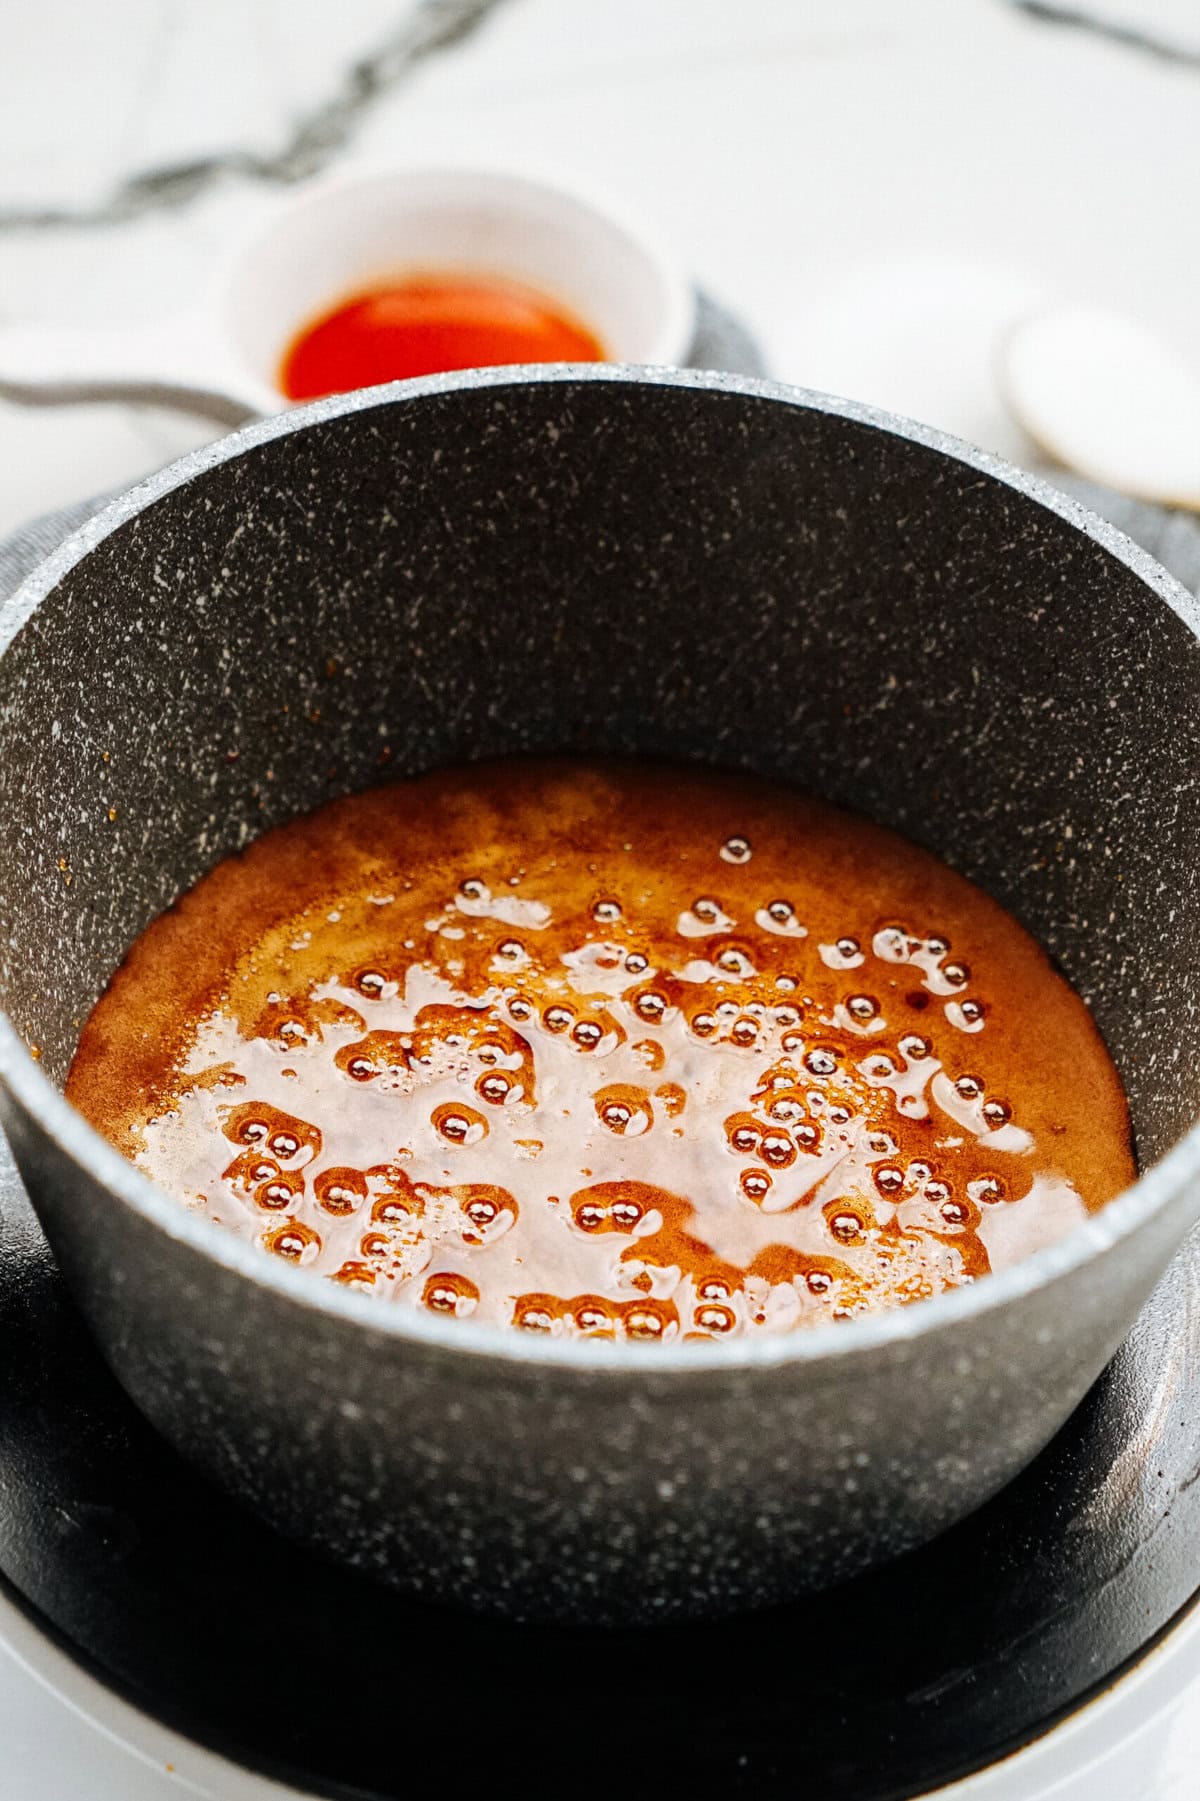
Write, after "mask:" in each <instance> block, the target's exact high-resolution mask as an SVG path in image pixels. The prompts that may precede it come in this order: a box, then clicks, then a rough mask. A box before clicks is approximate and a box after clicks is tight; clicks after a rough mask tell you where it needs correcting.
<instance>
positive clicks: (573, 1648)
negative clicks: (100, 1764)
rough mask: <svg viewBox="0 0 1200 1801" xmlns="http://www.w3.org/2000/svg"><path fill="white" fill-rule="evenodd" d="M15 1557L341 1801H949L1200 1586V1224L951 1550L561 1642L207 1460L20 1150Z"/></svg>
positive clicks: (28, 1596) (73, 1609) (220, 1718)
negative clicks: (771, 1599) (426, 1590)
mask: <svg viewBox="0 0 1200 1801" xmlns="http://www.w3.org/2000/svg"><path fill="white" fill-rule="evenodd" d="M0 1571H2V1572H3V1576H4V1578H6V1579H7V1582H8V1584H9V1585H10V1587H11V1590H12V1591H14V1592H15V1594H16V1596H17V1597H18V1598H19V1599H21V1600H22V1601H23V1603H24V1604H25V1605H26V1606H27V1607H29V1608H30V1609H31V1610H32V1611H33V1612H34V1613H35V1615H36V1617H37V1618H38V1619H39V1620H40V1621H41V1622H42V1624H43V1625H44V1626H45V1627H46V1629H47V1630H49V1631H50V1632H52V1633H53V1634H54V1635H55V1636H56V1637H57V1638H58V1639H59V1640H60V1642H62V1643H63V1644H65V1646H66V1647H67V1649H68V1650H70V1651H71V1652H72V1653H73V1654H74V1655H75V1656H77V1657H78V1658H79V1659H80V1660H81V1661H82V1662H84V1663H85V1664H86V1665H88V1667H89V1668H91V1669H92V1670H93V1672H94V1673H96V1674H98V1675H99V1676H100V1677H101V1678H102V1679H103V1680H104V1681H105V1682H107V1683H109V1684H110V1685H111V1686H112V1687H113V1688H115V1689H117V1690H118V1691H119V1692H120V1693H122V1694H123V1695H125V1696H126V1697H127V1698H128V1699H130V1700H132V1701H134V1702H135V1703H136V1704H137V1705H139V1706H141V1707H143V1708H145V1709H146V1710H147V1711H148V1712H150V1713H152V1714H154V1715H156V1716H157V1717H158V1718H160V1719H162V1720H164V1721H166V1722H168V1723H169V1724H171V1725H173V1726H175V1727H178V1728H179V1729H181V1730H182V1731H183V1732H184V1733H186V1734H188V1735H189V1736H191V1737H192V1738H195V1739H198V1740H200V1741H201V1742H203V1743H204V1744H206V1745H209V1746H212V1747H215V1748H217V1749H220V1750H223V1751H225V1752H226V1753H227V1754H229V1755H231V1756H233V1757H235V1758H239V1759H241V1760H242V1761H243V1762H245V1763H247V1764H250V1765H252V1766H254V1767H256V1768H259V1769H263V1770H266V1771H269V1772H271V1773H273V1774H275V1775H277V1776H279V1777H280V1778H282V1779H285V1780H288V1781H290V1782H291V1783H293V1784H294V1785H295V1786H296V1787H299V1788H301V1789H309V1790H311V1791H312V1792H314V1793H316V1794H319V1795H333V1796H351V1795H353V1796H369V1797H387V1798H389V1801H390V1798H391V1797H399V1796H405V1797H411V1798H413V1801H417V1798H423V1797H425V1796H433V1795H435V1794H436V1795H438V1796H444V1795H458V1794H461V1793H466V1792H469V1791H470V1790H471V1789H472V1788H473V1787H474V1786H475V1784H476V1783H479V1784H481V1785H482V1784H484V1783H486V1784H487V1786H488V1788H489V1789H493V1790H494V1791H495V1792H498V1793H504V1792H506V1790H507V1789H509V1788H511V1789H513V1790H514V1791H519V1792H521V1793H528V1794H530V1795H539V1794H542V1793H550V1792H555V1793H561V1794H565V1795H570V1796H571V1797H573V1801H581V1798H582V1797H586V1796H590V1795H592V1794H597V1795H598V1794H601V1793H605V1794H614V1795H619V1794H634V1795H636V1794H641V1793H643V1792H646V1790H647V1789H648V1788H649V1786H650V1784H651V1783H652V1782H654V1783H655V1784H657V1783H658V1782H659V1781H667V1780H669V1781H670V1782H671V1783H672V1784H673V1785H676V1786H677V1787H679V1788H681V1789H683V1790H685V1791H686V1789H688V1788H690V1789H691V1790H692V1792H693V1793H695V1794H696V1795H697V1796H701V1797H707V1796H709V1795H717V1794H729V1795H739V1794H745V1795H749V1794H753V1795H755V1796H756V1797H760V1798H762V1801H769V1798H773V1797H776V1796H779V1797H784V1796H786V1797H788V1801H796V1798H797V1797H799V1796H801V1795H802V1796H803V1797H804V1801H851V1797H852V1798H853V1801H885V1798H887V1801H893V1798H898V1797H906V1796H911V1795H915V1794H920V1793H923V1792H925V1791H926V1790H928V1789H930V1788H933V1787H936V1786H939V1785H940V1784H941V1783H944V1782H948V1781H950V1780H952V1779H954V1778H955V1777H957V1776H959V1775H962V1774H964V1773H965V1772H966V1771H967V1770H969V1769H972V1768H975V1767H978V1766H980V1765H982V1764H984V1763H986V1762H988V1761H990V1760H991V1759H992V1758H994V1757H996V1756H998V1755H1000V1754H1002V1753H1003V1752H1006V1751H1008V1750H1011V1749H1012V1748H1013V1747H1015V1746H1016V1745H1018V1744H1020V1743H1022V1742H1024V1741H1025V1740H1027V1739H1028V1738H1030V1737H1032V1736H1033V1735H1034V1734H1035V1733H1036V1732H1038V1731H1039V1730H1041V1729H1042V1728H1043V1727H1044V1726H1045V1725H1046V1724H1048V1723H1049V1722H1050V1721H1051V1720H1052V1719H1053V1718H1055V1717H1056V1716H1057V1715H1059V1714H1060V1713H1062V1712H1063V1711H1064V1710H1066V1709H1069V1708H1071V1707H1073V1706H1074V1705H1076V1704H1077V1703H1078V1702H1079V1700H1080V1699H1081V1697H1083V1696H1085V1695H1088V1694H1090V1693H1092V1692H1093V1691H1094V1690H1095V1689H1096V1687H1097V1686H1098V1685H1101V1684H1103V1683H1104V1682H1105V1681H1106V1680H1107V1679H1108V1678H1110V1677H1111V1676H1112V1675H1113V1673H1114V1672H1116V1671H1117V1670H1119V1669H1120V1668H1122V1667H1123V1666H1124V1665H1125V1664H1126V1663H1127V1662H1128V1661H1129V1660H1130V1659H1131V1658H1134V1657H1136V1656H1137V1654H1138V1653H1139V1651H1140V1650H1142V1649H1143V1648H1144V1647H1145V1646H1146V1645H1147V1644H1148V1643H1149V1642H1150V1641H1151V1640H1152V1639H1153V1638H1154V1636H1155V1635H1156V1634H1157V1633H1159V1632H1160V1630H1161V1629H1162V1628H1163V1627H1164V1625H1166V1624H1167V1623H1168V1622H1169V1621H1170V1620H1171V1618H1172V1616H1173V1615H1174V1614H1175V1613H1177V1612H1178V1611H1179V1610H1180V1609H1181V1608H1182V1607H1184V1606H1185V1605H1186V1604H1187V1603H1188V1602H1189V1601H1190V1599H1191V1597H1192V1595H1193V1592H1194V1591H1195V1590H1196V1588H1197V1587H1198V1586H1200V1235H1198V1236H1197V1237H1195V1238H1194V1239H1193V1240H1192V1242H1191V1244H1190V1245H1189V1246H1188V1247H1187V1248H1186V1249H1185V1251H1184V1252H1183V1254H1182V1255H1181V1256H1180V1257H1179V1258H1178V1259H1177V1261H1176V1263H1175V1265H1174V1266H1173V1268H1172V1269H1171V1271H1170V1272H1169V1274H1168V1276H1167V1277H1166V1279H1165V1280H1164V1282H1163V1284H1162V1285H1161V1287H1160V1289H1159V1291H1158V1293H1157V1294H1156V1296H1155V1298H1154V1300H1153V1302H1152V1303H1151V1305H1150V1307H1149V1308H1148V1309H1147V1311H1146V1312H1145V1314H1144V1315H1143V1317H1142V1319H1141V1321H1140V1322H1139V1324H1138V1326H1137V1328H1136V1329H1135V1331H1134V1334H1133V1336H1132V1338H1131V1339H1130V1341H1129V1343H1128V1344H1127V1346H1126V1347H1125V1349H1124V1350H1123V1351H1122V1352H1121V1354H1120V1356H1119V1357H1118V1358H1117V1360H1116V1362H1115V1363H1114V1364H1113V1366H1112V1368H1111V1369H1110V1370H1109V1371H1108V1373H1107V1374H1106V1375H1105V1376H1104V1377H1103V1379H1102V1380H1101V1382H1100V1383H1099V1385H1098V1387H1097V1388H1096V1389H1095V1390H1094V1391H1093V1393H1092V1394H1091V1395H1090V1396H1089V1398H1088V1399H1087V1401H1086V1402H1085V1403H1084V1405H1083V1406H1082V1408H1081V1409H1080V1410H1079V1412H1078V1413H1077V1414H1076V1415H1075V1417H1074V1418H1073V1419H1072V1420H1071V1422H1070V1423H1069V1425H1068V1426H1067V1428H1066V1429H1065V1431H1064V1432H1063V1433H1062V1434H1061V1435H1060V1436H1059V1438H1058V1439H1057V1440H1056V1441H1055V1443H1054V1444H1053V1445H1052V1446H1051V1447H1050V1449H1049V1450H1048V1451H1046V1452H1045V1453H1044V1454H1043V1456H1042V1457H1040V1458H1039V1459H1038V1461H1037V1462H1036V1463H1035V1464H1034V1465H1033V1466H1032V1467H1031V1468H1030V1469H1029V1470H1028V1471H1027V1472H1026V1473H1025V1474H1024V1475H1023V1476H1022V1477H1021V1478H1020V1479H1019V1480H1018V1481H1017V1482H1016V1483H1014V1484H1013V1485H1012V1486H1011V1487H1010V1488H1009V1489H1008V1490H1006V1491H1005V1493H1004V1494H1002V1495H1001V1496H999V1497H998V1498H997V1499H996V1500H995V1501H993V1502H992V1503H990V1504H989V1506H987V1507H986V1508H984V1509H983V1511H982V1512H980V1513H979V1514H977V1515H975V1517H974V1518H972V1519H970V1520H968V1521H966V1522H965V1523H964V1524H962V1525H961V1526H958V1527H956V1528H955V1529H954V1530H953V1531H951V1532H949V1533H947V1534H946V1535H945V1536H944V1537H943V1538H942V1539H940V1540H939V1541H938V1542H937V1543H936V1544H933V1545H931V1546H928V1547H927V1548H926V1549H925V1550H923V1551H919V1552H916V1553H914V1554H912V1555H910V1556H908V1557H905V1558H903V1559H901V1560H900V1561H898V1562H897V1563H895V1564H892V1565H891V1566H889V1567H887V1568H885V1569H883V1570H881V1571H879V1572H877V1573H875V1574H874V1575H870V1576H866V1577H861V1578H858V1579H857V1580H855V1581H853V1582H851V1583H848V1584H846V1585H845V1586H843V1587H842V1588H840V1589H837V1590H835V1591H832V1592H829V1593H827V1594H824V1595H818V1596H810V1597H807V1598H805V1599H802V1600H800V1601H797V1602H796V1603H795V1604H794V1605H793V1606H790V1607H787V1608H780V1609H777V1610H774V1611H772V1612H769V1613H760V1614H754V1615H748V1616H746V1617H743V1618H740V1619H737V1620H733V1621H726V1622H724V1623H718V1624H706V1625H693V1626H688V1627H678V1628H662V1629H658V1630H651V1631H643V1632H607V1631H577V1630H550V1629H540V1628H531V1627H517V1626H506V1625H502V1624H498V1623H496V1622H494V1621H486V1620H479V1619H474V1618H470V1617H468V1616H465V1615H462V1614H458V1613H452V1612H449V1611H444V1610H440V1609H437V1608H433V1607H430V1606H428V1605H424V1604H418V1603H417V1602H414V1601H410V1600H408V1599H405V1598H403V1597H401V1596H399V1595H395V1594H392V1593H389V1592H388V1591H386V1590H384V1589H382V1588H376V1587H374V1586H372V1585H370V1584H368V1583H367V1582H366V1581H364V1580H363V1579H361V1578H359V1577H356V1576H353V1575H351V1574H349V1573H346V1572H344V1571H341V1570H338V1569H335V1568H334V1567H332V1566H331V1565H326V1564H324V1563H321V1562H318V1561H316V1560H315V1559H314V1558H313V1557H312V1556H311V1554H309V1553H306V1552H303V1551H300V1550H297V1549H296V1548H295V1547H294V1546H293V1545H292V1544H290V1543H289V1542H288V1541H287V1540H286V1539H284V1538H283V1537H281V1536H279V1535H277V1534H276V1533H275V1532H274V1531H273V1530H272V1529H271V1528H270V1527H269V1526H265V1525H263V1524H261V1523H260V1522H258V1521H257V1520H255V1519H252V1518H250V1517H249V1516H248V1515H247V1514H244V1513H243V1512H241V1511H240V1509H238V1508H237V1507H236V1506H234V1505H233V1504H232V1503H231V1502H229V1501H227V1500H226V1499H225V1498H224V1497H223V1496H221V1495H219V1494H218V1493H217V1492H216V1491H215V1490H213V1489H211V1488H210V1487H209V1486H208V1485H207V1484H206V1483H205V1482H204V1481H203V1480H202V1479H201V1478H199V1477H197V1476H196V1475H194V1474H193V1473H192V1472H191V1471H190V1470H189V1469H187V1468H186V1467H185V1466H184V1465H183V1464H182V1463H181V1462H180V1461H179V1460H178V1459H177V1458H176V1457H175V1456H174V1454H173V1453H172V1452H171V1451H169V1450H168V1449H167V1447H166V1445H165V1444H164V1443H163V1442H162V1441H161V1440H160V1439H159V1438H158V1437H157V1436H156V1434H155V1433H154V1432H153V1431H152V1430H151V1428H150V1427H149V1426H148V1425H147V1424H146V1423H145V1422H144V1421H143V1420H142V1418H141V1417H140V1415H139V1414H138V1413H137V1412H136V1411H135V1410H134V1408H133V1407H132V1405H131V1404H130V1403H129V1402H128V1401H127V1400H126V1399H125V1396H124V1394H123V1393H122V1392H121V1390H120V1389H119V1388H118V1387H117V1385H116V1383H115V1382H114V1380H113V1378H112V1377H111V1376H110V1375H109V1373H108V1371H107V1369H106V1367H105V1366H104V1364H103V1363H102V1362H101V1360H100V1357H99V1355H98V1354H97V1352H96V1350H95V1349H94V1347H93V1345H92V1343H91V1341H90V1339H89V1338H88V1336H87V1333H86V1331H85V1329H84V1328H83V1326H82V1324H81V1322H80V1320H79V1317H78V1315H77V1314H76V1312H75V1310H74V1308H73V1306H72V1304H71V1302H70V1301H69V1300H68V1298H67V1297H66V1295H65V1293H64V1291H63V1288H62V1284H61V1280H60V1277H59V1275H58V1272H57V1270H56V1268H55V1266H54V1263H53V1261H52V1259H51V1257H50V1254H49V1251H48V1250H47V1248H46V1246H45V1243H44V1241H43V1239H42V1237H41V1234H40V1231H39V1230H38V1227H37V1225H36V1223H35V1221H34V1220H33V1217H32V1214H31V1213H30V1211H29V1208H28V1203H27V1201H26V1200H25V1197H24V1194H23V1192H22V1191H21V1188H20V1184H19V1181H18V1180H17V1177H16V1175H15V1173H14V1172H13V1170H12V1167H11V1164H10V1163H9V1161H8V1159H7V1156H6V1155H5V1156H4V1158H3V1162H2V1164H0Z"/></svg>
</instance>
